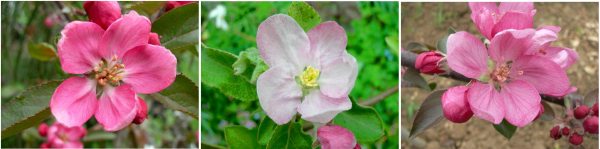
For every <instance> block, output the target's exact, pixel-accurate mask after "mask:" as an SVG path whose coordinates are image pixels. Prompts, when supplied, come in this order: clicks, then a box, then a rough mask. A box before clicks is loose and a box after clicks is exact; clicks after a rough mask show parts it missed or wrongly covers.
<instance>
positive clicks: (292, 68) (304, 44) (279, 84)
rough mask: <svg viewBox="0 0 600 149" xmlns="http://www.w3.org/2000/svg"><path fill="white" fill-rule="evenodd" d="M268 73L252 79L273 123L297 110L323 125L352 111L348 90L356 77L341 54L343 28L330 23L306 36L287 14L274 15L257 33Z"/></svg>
mask: <svg viewBox="0 0 600 149" xmlns="http://www.w3.org/2000/svg"><path fill="white" fill-rule="evenodd" d="M256 41H257V45H258V48H259V49H260V55H261V57H262V58H263V59H264V61H265V63H266V64H267V65H268V66H269V69H268V70H267V71H265V72H264V73H263V74H261V75H260V77H259V78H258V80H257V84H256V87H257V93H258V99H259V102H260V105H261V107H262V108H263V110H264V111H265V112H266V113H267V115H268V116H269V117H270V118H271V119H273V121H275V123H277V124H285V123H287V122H289V121H290V120H291V119H292V117H293V116H294V115H295V114H296V113H297V112H298V113H300V114H301V115H302V118H303V119H305V120H308V121H311V122H318V123H327V122H329V121H331V119H333V118H334V117H335V115H337V114H338V113H340V112H342V111H345V110H348V109H350V108H351V107H352V104H351V102H350V99H349V98H348V94H349V92H350V91H351V90H352V87H353V86H354V81H355V80H356V76H357V73H358V66H357V64H356V59H354V57H352V55H350V54H348V53H347V52H346V43H347V37H346V32H345V31H344V28H342V27H341V26H339V25H338V24H337V23H335V22H332V21H329V22H324V23H321V24H319V25H318V26H316V27H314V28H313V29H311V30H310V31H309V32H308V33H305V32H304V30H302V28H301V27H300V25H298V23H296V21H295V20H294V19H293V18H292V17H290V16H287V15H282V14H278V15H273V16H271V17H269V18H267V20H265V21H264V22H262V23H261V24H260V26H259V28H258V31H257V33H256Z"/></svg>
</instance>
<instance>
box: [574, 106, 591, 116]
mask: <svg viewBox="0 0 600 149" xmlns="http://www.w3.org/2000/svg"><path fill="white" fill-rule="evenodd" d="M589 109H590V108H588V107H587V106H586V105H580V106H579V107H577V108H575V111H573V116H575V118H576V119H582V118H585V116H587V114H588V112H589Z"/></svg>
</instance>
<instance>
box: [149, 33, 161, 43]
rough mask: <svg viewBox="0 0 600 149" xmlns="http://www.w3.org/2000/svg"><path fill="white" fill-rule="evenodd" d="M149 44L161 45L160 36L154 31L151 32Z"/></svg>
mask: <svg viewBox="0 0 600 149" xmlns="http://www.w3.org/2000/svg"><path fill="white" fill-rule="evenodd" d="M148 44H151V45H157V46H160V37H158V34H156V33H154V32H150V35H149V38H148Z"/></svg>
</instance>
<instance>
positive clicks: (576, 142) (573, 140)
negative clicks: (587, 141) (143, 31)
mask: <svg viewBox="0 0 600 149" xmlns="http://www.w3.org/2000/svg"><path fill="white" fill-rule="evenodd" d="M569 143H571V144H573V145H579V144H581V143H583V136H581V135H579V134H578V133H577V132H575V133H573V135H571V137H569Z"/></svg>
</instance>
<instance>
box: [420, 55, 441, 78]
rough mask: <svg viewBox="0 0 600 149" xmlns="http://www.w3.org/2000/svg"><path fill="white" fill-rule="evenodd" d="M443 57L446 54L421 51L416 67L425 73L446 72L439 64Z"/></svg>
mask: <svg viewBox="0 0 600 149" xmlns="http://www.w3.org/2000/svg"><path fill="white" fill-rule="evenodd" d="M442 58H444V56H443V55H442V54H440V53H437V52H424V53H421V54H419V55H418V56H417V61H416V62H415V68H417V69H418V70H419V71H420V72H421V73H424V74H438V73H444V70H441V69H440V66H439V65H438V64H439V62H440V60H441V59H442Z"/></svg>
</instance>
